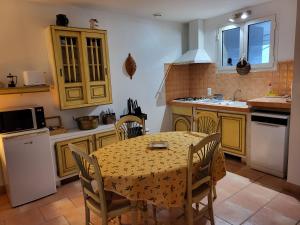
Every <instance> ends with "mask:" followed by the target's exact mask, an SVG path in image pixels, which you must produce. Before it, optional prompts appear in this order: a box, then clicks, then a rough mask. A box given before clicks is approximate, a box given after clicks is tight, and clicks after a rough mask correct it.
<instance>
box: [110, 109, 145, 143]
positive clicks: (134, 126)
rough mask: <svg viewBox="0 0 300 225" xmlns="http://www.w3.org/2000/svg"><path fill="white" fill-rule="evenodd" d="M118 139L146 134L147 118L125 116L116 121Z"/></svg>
mask: <svg viewBox="0 0 300 225" xmlns="http://www.w3.org/2000/svg"><path fill="white" fill-rule="evenodd" d="M115 128H116V135H117V137H118V140H119V141H121V140H125V139H128V138H133V137H137V136H140V135H144V134H145V120H144V119H141V118H139V117H137V116H132V115H127V116H123V117H122V118H121V119H120V120H118V121H117V122H116V123H115Z"/></svg>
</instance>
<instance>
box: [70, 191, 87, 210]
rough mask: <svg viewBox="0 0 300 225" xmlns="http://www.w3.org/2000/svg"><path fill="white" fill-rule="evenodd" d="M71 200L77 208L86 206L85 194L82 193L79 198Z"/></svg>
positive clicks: (75, 197)
mask: <svg viewBox="0 0 300 225" xmlns="http://www.w3.org/2000/svg"><path fill="white" fill-rule="evenodd" d="M70 200H71V201H72V202H73V204H74V205H75V207H82V206H84V201H83V194H82V193H80V194H79V195H78V196H74V197H71V198H70Z"/></svg>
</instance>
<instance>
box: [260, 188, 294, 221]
mask: <svg viewBox="0 0 300 225" xmlns="http://www.w3.org/2000/svg"><path fill="white" fill-rule="evenodd" d="M266 208H270V209H272V210H274V211H276V212H278V213H280V214H282V215H284V216H286V217H289V218H292V219H294V220H296V221H299V220H300V201H298V200H297V199H295V198H293V197H290V196H288V195H285V194H281V193H280V194H279V195H277V196H276V197H275V198H274V199H273V200H272V201H271V202H270V203H269V204H267V205H266Z"/></svg>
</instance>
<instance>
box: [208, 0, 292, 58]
mask: <svg viewBox="0 0 300 225" xmlns="http://www.w3.org/2000/svg"><path fill="white" fill-rule="evenodd" d="M296 5H297V0H285V1H282V0H273V1H272V2H270V3H265V4H261V5H257V6H254V7H251V8H249V9H251V10H252V15H251V19H252V18H253V19H256V18H260V17H266V16H270V15H276V20H277V28H276V40H275V41H276V43H277V49H276V52H277V55H276V56H277V59H278V61H285V60H291V59H293V58H294V43H295V27H296ZM231 16H232V14H226V15H223V16H219V17H215V18H212V19H207V20H205V25H204V30H205V49H206V51H207V53H208V54H209V56H210V57H211V58H212V59H213V60H214V61H215V62H217V59H218V58H217V56H218V55H217V53H218V48H217V42H216V35H217V29H218V28H220V27H223V26H225V25H228V24H231V23H230V22H228V18H230V17H231ZM275 54H276V53H275Z"/></svg>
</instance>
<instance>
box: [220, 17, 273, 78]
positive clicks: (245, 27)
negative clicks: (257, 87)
mask: <svg viewBox="0 0 300 225" xmlns="http://www.w3.org/2000/svg"><path fill="white" fill-rule="evenodd" d="M266 21H271V32H270V34H271V38H270V53H269V63H263V64H251V69H252V71H264V70H274V69H275V68H276V63H275V62H276V56H275V47H276V46H275V35H276V25H277V24H276V16H275V15H272V16H267V17H262V18H257V19H251V20H248V21H245V22H244V23H239V24H231V25H226V26H224V27H221V28H219V30H218V37H217V40H218V42H219V43H218V47H219V50H218V72H220V73H222V72H225V73H232V72H236V66H223V65H222V60H223V31H225V30H230V29H233V28H237V27H239V28H240V57H245V58H246V59H247V60H248V32H249V26H250V25H253V24H257V23H262V22H266Z"/></svg>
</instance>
